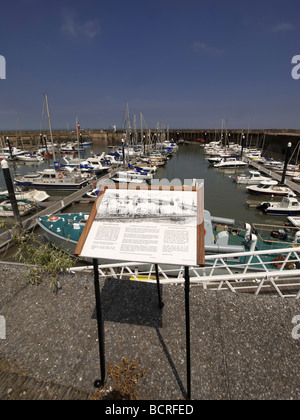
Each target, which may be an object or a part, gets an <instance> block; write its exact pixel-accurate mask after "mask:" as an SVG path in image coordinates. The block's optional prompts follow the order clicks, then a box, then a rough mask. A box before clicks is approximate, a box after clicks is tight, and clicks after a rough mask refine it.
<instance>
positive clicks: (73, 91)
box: [0, 0, 300, 131]
mask: <svg viewBox="0 0 300 420" xmlns="http://www.w3.org/2000/svg"><path fill="white" fill-rule="evenodd" d="M299 15H300V2H299V0H285V1H279V0H262V1H256V0H254V1H251V2H249V1H236V0H228V1H223V0H222V1H219V0H215V1H214V0H210V1H202V0H197V1H196V0H123V1H122V0H85V1H77V0H72V1H71V0H68V1H67V0H61V1H56V0H51V1H45V0H19V1H14V0H11V1H10V2H3V3H2V4H1V10H0V16H1V19H0V22H1V24H0V55H2V56H4V57H5V59H6V77H7V78H6V80H0V131H1V130H6V129H15V128H16V116H17V115H18V117H19V120H20V127H21V128H22V129H29V128H33V129H39V127H40V125H41V115H42V106H43V93H45V92H47V93H48V97H49V105H50V112H51V120H52V124H53V127H54V128H56V129H58V128H67V126H69V127H75V121H76V117H78V118H79V121H80V124H81V126H82V127H83V128H85V127H86V128H87V127H89V128H96V129H98V128H103V129H107V128H109V126H110V125H114V124H116V125H117V126H118V127H122V125H123V123H124V109H125V106H126V103H128V104H129V109H130V114H131V117H133V115H134V114H135V115H136V118H137V121H138V124H139V115H140V112H142V114H143V116H144V119H145V120H146V122H147V124H148V125H149V126H151V127H156V125H157V123H158V122H162V121H163V122H164V124H165V126H167V125H169V126H170V127H171V128H215V127H218V128H220V127H221V120H222V118H224V119H227V120H228V126H229V128H248V126H250V128H261V129H267V128H300V95H299V92H300V80H294V79H293V78H292V77H291V71H292V68H293V65H292V64H291V61H292V57H293V56H295V55H299V54H300V23H299ZM44 124H45V125H46V121H45V122H44Z"/></svg>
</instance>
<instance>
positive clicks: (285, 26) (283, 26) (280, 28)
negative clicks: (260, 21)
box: [272, 22, 296, 33]
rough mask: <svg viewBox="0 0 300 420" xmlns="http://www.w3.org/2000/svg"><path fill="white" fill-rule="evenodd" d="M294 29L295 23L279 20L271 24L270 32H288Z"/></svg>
mask: <svg viewBox="0 0 300 420" xmlns="http://www.w3.org/2000/svg"><path fill="white" fill-rule="evenodd" d="M295 29H296V25H294V24H293V23H289V22H280V23H278V24H277V25H274V26H272V32H274V33H280V32H290V31H294V30H295Z"/></svg>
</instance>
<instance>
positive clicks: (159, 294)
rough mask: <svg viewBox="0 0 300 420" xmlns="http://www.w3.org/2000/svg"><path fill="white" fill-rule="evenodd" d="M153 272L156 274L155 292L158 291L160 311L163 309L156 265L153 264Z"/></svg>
mask: <svg viewBox="0 0 300 420" xmlns="http://www.w3.org/2000/svg"><path fill="white" fill-rule="evenodd" d="M155 272H156V283H157V291H158V306H159V309H162V308H163V307H164V303H163V301H162V300H161V293H160V282H159V272H158V264H155Z"/></svg>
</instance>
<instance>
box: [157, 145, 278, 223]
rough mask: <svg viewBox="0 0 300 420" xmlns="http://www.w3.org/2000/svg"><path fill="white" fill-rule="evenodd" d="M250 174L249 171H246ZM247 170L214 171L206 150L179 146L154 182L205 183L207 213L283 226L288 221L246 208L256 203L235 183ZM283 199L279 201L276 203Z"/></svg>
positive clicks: (237, 219) (263, 199) (264, 199)
mask: <svg viewBox="0 0 300 420" xmlns="http://www.w3.org/2000/svg"><path fill="white" fill-rule="evenodd" d="M246 171H247V169H246ZM244 172H245V169H238V170H232V169H225V170H224V169H223V170H218V169H216V168H214V167H213V166H212V165H210V164H209V162H208V161H207V160H206V158H205V155H204V149H203V147H200V146H199V145H185V146H180V147H179V150H178V152H177V154H176V155H175V156H174V157H172V158H171V159H170V160H169V162H168V165H167V167H164V168H160V169H159V170H158V171H157V173H156V176H155V178H159V179H162V178H167V179H169V180H172V179H175V178H178V179H180V181H181V182H182V183H183V182H184V180H190V179H193V178H197V179H203V180H204V194H205V203H204V205H205V209H206V210H208V211H210V212H211V214H212V215H213V216H218V217H225V218H231V219H235V220H236V221H242V222H247V223H255V222H256V223H266V224H273V223H276V224H282V223H285V222H286V218H285V217H280V216H267V215H265V214H263V213H262V212H260V211H259V210H256V209H251V208H249V207H248V206H247V205H246V200H256V199H257V198H256V197H255V196H252V195H250V194H248V193H247V192H246V188H245V187H242V186H241V185H237V184H236V182H234V180H235V177H236V176H237V175H238V174H241V173H244ZM280 200H281V199H280V198H279V199H278V198H276V199H275V201H280ZM258 201H259V202H262V201H268V202H269V201H270V197H269V198H268V197H261V198H259V199H258Z"/></svg>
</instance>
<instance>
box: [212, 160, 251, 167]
mask: <svg viewBox="0 0 300 420" xmlns="http://www.w3.org/2000/svg"><path fill="white" fill-rule="evenodd" d="M246 166H248V163H247V162H244V161H243V160H239V159H237V158H235V157H225V158H223V159H222V160H221V162H219V163H216V164H215V165H214V167H215V168H218V169H226V168H244V167H246Z"/></svg>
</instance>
